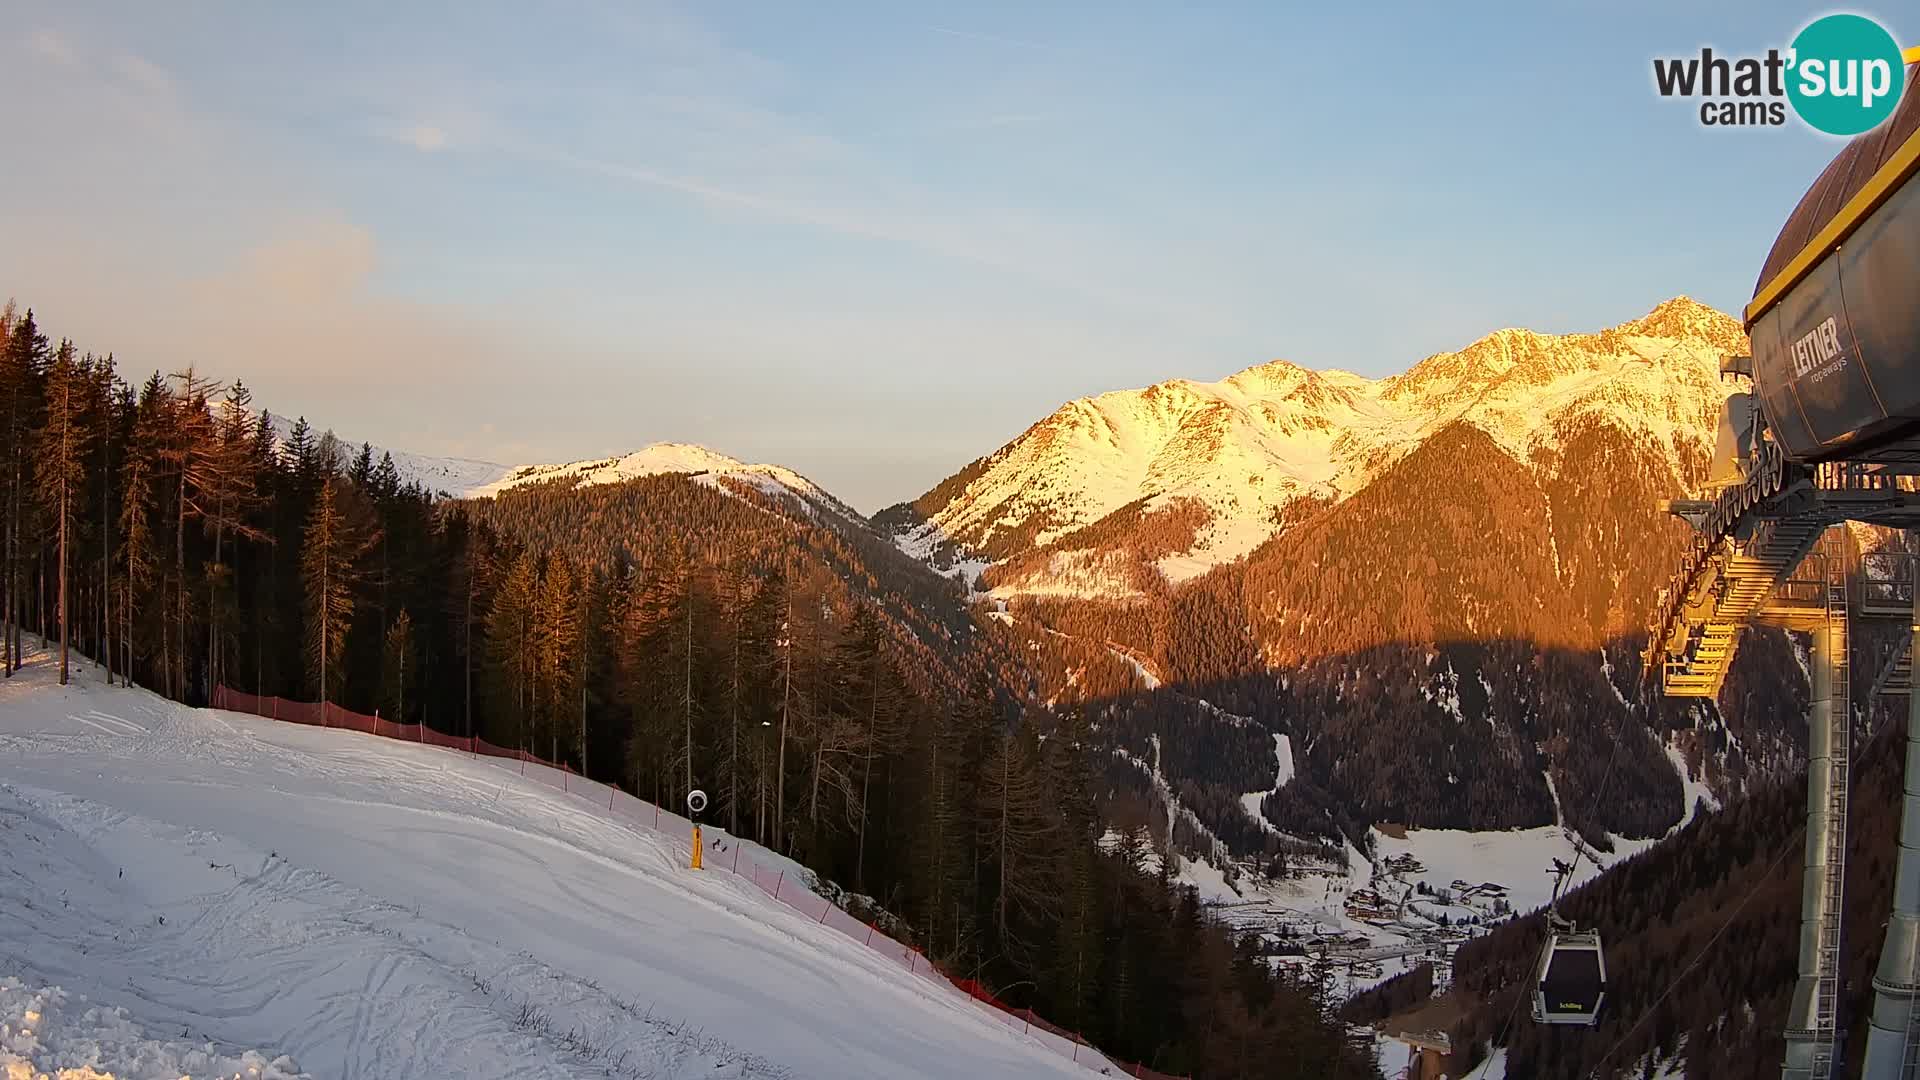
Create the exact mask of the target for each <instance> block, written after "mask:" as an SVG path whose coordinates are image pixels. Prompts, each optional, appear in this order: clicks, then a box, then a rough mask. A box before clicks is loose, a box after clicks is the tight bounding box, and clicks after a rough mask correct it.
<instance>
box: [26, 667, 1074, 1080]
mask: <svg viewBox="0 0 1920 1080" xmlns="http://www.w3.org/2000/svg"><path fill="white" fill-rule="evenodd" d="M75 672H76V676H77V681H76V685H74V686H71V687H67V688H61V687H59V686H57V685H55V681H54V675H53V665H51V664H50V663H49V662H48V661H47V660H46V659H44V658H36V660H35V662H34V663H32V664H31V665H30V666H29V667H28V668H27V669H26V670H24V671H23V672H22V673H20V674H19V675H17V676H16V677H14V678H13V679H11V680H8V681H5V682H4V683H0V979H7V978H9V977H11V978H14V979H17V980H18V983H17V984H10V985H16V986H19V987H24V988H27V989H25V990H19V991H17V992H16V996H19V995H21V994H26V993H28V992H29V991H31V992H33V993H37V994H38V995H39V996H40V997H41V998H44V997H46V995H47V989H46V988H51V987H58V988H61V989H62V990H64V991H65V992H66V994H68V995H84V996H85V997H86V998H87V999H89V1000H90V1002H92V1003H97V1004H100V1005H103V1006H107V1007H109V1008H114V1007H117V1008H118V1009H121V1010H124V1016H123V1017H122V1018H121V1019H120V1020H119V1021H116V1022H117V1023H119V1024H120V1025H121V1026H123V1027H124V1026H126V1025H128V1024H131V1025H138V1026H139V1027H141V1028H143V1029H145V1030H146V1031H148V1032H151V1033H153V1035H154V1037H155V1038H156V1039H158V1040H164V1041H169V1042H171V1043H174V1044H181V1045H186V1046H200V1047H208V1048H209V1055H210V1056H213V1057H219V1058H226V1059H236V1060H249V1061H267V1060H272V1059H274V1058H276V1057H277V1056H278V1055H282V1054H285V1055H289V1056H290V1057H291V1058H292V1059H293V1062H295V1063H297V1066H298V1068H299V1069H300V1070H301V1071H302V1072H304V1073H307V1074H311V1075H312V1076H315V1077H339V1078H342V1080H375V1078H388V1077H392V1078H400V1077H426V1076H432V1077H443V1076H461V1077H474V1078H481V1077H509V1076H511V1077H555V1078H558V1077H586V1076H594V1077H607V1076H613V1077H660V1078H669V1077H694V1076H698V1077H710V1078H720V1080H735V1078H740V1080H744V1078H762V1077H765V1078H780V1077H793V1078H801V1077H822V1078H836V1080H837V1078H843V1077H844V1078H849V1080H854V1078H869V1077H870V1078H875V1080H881V1078H885V1080H896V1078H904V1077H927V1078H931V1080H943V1078H949V1077H951V1078H954V1080H961V1078H969V1080H970V1078H974V1077H1072V1078H1084V1077H1087V1076H1092V1075H1097V1073H1094V1072H1090V1071H1088V1070H1087V1068H1086V1066H1084V1065H1076V1064H1073V1063H1071V1062H1069V1061H1066V1060H1064V1059H1062V1058H1060V1057H1057V1056H1055V1055H1054V1054H1052V1053H1051V1052H1049V1051H1048V1050H1046V1049H1044V1048H1043V1047H1042V1046H1041V1045H1040V1044H1039V1043H1038V1042H1036V1041H1034V1039H1032V1038H1029V1037H1027V1036H1025V1035H1023V1034H1021V1033H1020V1032H1019V1031H1017V1030H1012V1029H1009V1028H1008V1027H1007V1026H1005V1025H1004V1024H1003V1023H1001V1022H999V1021H996V1020H995V1019H993V1018H992V1017H991V1016H990V1015H988V1013H987V1011H986V1010H985V1008H984V1007H983V1006H980V1005H978V1004H976V1003H974V1002H972V1001H971V1000H970V999H968V998H967V997H965V996H964V995H962V994H960V993H959V992H957V991H953V990H951V989H950V988H945V987H942V986H940V985H937V984H936V983H934V982H933V981H930V980H928V979H926V978H917V977H914V976H912V975H909V974H908V973H907V972H906V971H905V970H904V969H902V968H900V967H898V966H896V965H895V964H894V963H893V962H892V961H890V960H888V959H886V958H884V957H882V956H880V955H879V954H878V953H875V952H872V951H870V950H867V949H865V948H863V947H862V946H861V945H860V944H858V943H856V942H854V941H852V940H850V939H849V938H847V937H845V936H844V935H842V934H840V933H839V932H837V931H835V930H832V929H829V928H826V927H822V926H819V925H816V924H815V923H813V922H812V921H811V920H809V919H807V918H806V917H804V916H802V915H800V914H799V913H798V912H796V911H794V910H792V909H791V908H789V907H787V906H785V905H783V904H780V903H777V902H775V901H773V900H771V899H769V898H768V897H767V896H766V895H765V894H764V893H762V892H761V891H760V890H759V889H757V888H756V887H754V886H753V885H752V884H751V883H749V882H748V881H746V880H745V879H743V878H739V877H734V876H732V875H729V874H725V873H716V872H711V871H709V872H705V873H699V874H696V873H693V872H691V871H688V870H686V869H684V862H685V859H686V852H685V850H684V848H681V847H679V846H677V845H675V844H673V843H671V842H670V841H668V840H666V839H665V838H664V837H662V836H660V835H658V834H655V833H652V832H650V831H649V830H646V829H641V828H638V827H636V826H633V825H630V824H628V823H625V822H619V821H614V820H611V819H609V818H607V817H606V816H605V815H604V814H599V815H596V814H595V813H594V812H593V810H592V808H591V807H589V806H587V805H586V804H585V803H584V802H582V801H581V800H579V799H578V798H575V797H570V796H567V795H563V794H562V793H560V792H559V791H556V790H554V789H552V788H548V787H545V786H542V785H541V784H540V783H538V782H537V781H534V780H531V779H526V778H522V777H520V776H517V775H515V774H514V773H513V772H512V771H511V769H510V768H503V767H501V766H499V765H496V764H493V763H490V762H489V761H488V760H487V759H484V758H483V759H479V760H473V759H469V758H466V757H463V756H461V755H460V754H458V753H454V752H450V751H446V750H441V749H436V748H433V747H423V746H410V745H407V744H404V743H398V742H394V741H392V740H386V739H376V738H371V737H368V736H365V735H359V734H355V733H351V732H342V731H331V730H323V729H315V728H307V727H299V726H294V725H289V724H277V723H274V722H273V721H268V720H259V719H255V718H252V717H248V716H243V715H240V714H235V713H223V712H215V711H211V710H195V709H187V708H185V707H182V706H178V705H175V704H173V703H171V702H168V701H166V700H164V699H162V698H159V697H157V696H155V695H152V694H149V693H146V692H144V691H140V690H125V689H113V688H108V687H106V686H104V685H103V684H102V679H101V676H100V674H99V672H98V671H97V669H95V668H94V667H92V665H91V664H90V663H87V662H84V661H79V662H76V664H75ZM762 858H763V859H764V860H769V861H771V859H772V858H773V857H771V856H767V855H765V854H764V853H763V854H762ZM78 1012H79V1009H77V1008H76V1007H74V1006H73V1005H72V1004H71V1003H70V1004H69V1006H68V1008H67V1009H66V1010H65V1013H66V1014H68V1015H75V1014H77V1013H78ZM89 1015H91V1014H89ZM4 1020H5V1017H4V1016H0V1021H4ZM16 1020H17V1018H16ZM48 1034H49V1033H47V1032H41V1033H39V1035H40V1036H43V1037H44V1036H47V1035H48ZM54 1034H55V1035H56V1036H57V1033H54ZM53 1041H56V1042H57V1041H58V1040H57V1038H55V1039H54V1040H53ZM68 1041H69V1043H74V1044H76V1045H77V1043H75V1040H74V1039H71V1038H70V1039H69V1040H68ZM79 1041H80V1042H86V1040H79ZM89 1045H91V1043H89ZM256 1051H257V1053H255V1052H256ZM5 1052H6V1048H5V1044H4V1043H0V1053H5ZM243 1055H251V1056H247V1057H244V1058H243ZM176 1056H177V1055H176ZM1087 1056H1090V1054H1089V1053H1088V1052H1085V1051H1083V1053H1082V1060H1083V1061H1084V1060H1085V1058H1086V1057H1087ZM0 1061H5V1058H4V1057H0ZM35 1064H36V1067H39V1068H45V1067H46V1066H48V1065H54V1064H59V1063H57V1062H52V1061H47V1062H44V1063H41V1062H38V1061H36V1062H35ZM106 1064H112V1063H111V1062H108V1063H106ZM1100 1064H1105V1062H1100ZM9 1067H10V1066H9ZM103 1067H104V1066H103ZM289 1074H290V1073H289ZM115 1075H118V1076H122V1077H127V1076H133V1077H139V1076H144V1075H148V1074H147V1073H145V1072H142V1071H140V1067H139V1066H138V1065H137V1063H133V1064H128V1063H122V1068H121V1071H120V1072H118V1073H116V1074H115ZM155 1075H157V1074H155Z"/></svg>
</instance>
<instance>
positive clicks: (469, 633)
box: [463, 535, 474, 739]
mask: <svg viewBox="0 0 1920 1080" xmlns="http://www.w3.org/2000/svg"><path fill="white" fill-rule="evenodd" d="M473 571H474V565H473V538H472V536H471V535H469V536H468V538H467V597H466V599H467V614H466V625H465V629H466V646H465V648H464V650H463V651H464V652H465V653H466V657H465V661H466V670H465V675H466V682H467V701H466V710H467V738H469V739H471V738H473Z"/></svg>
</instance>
